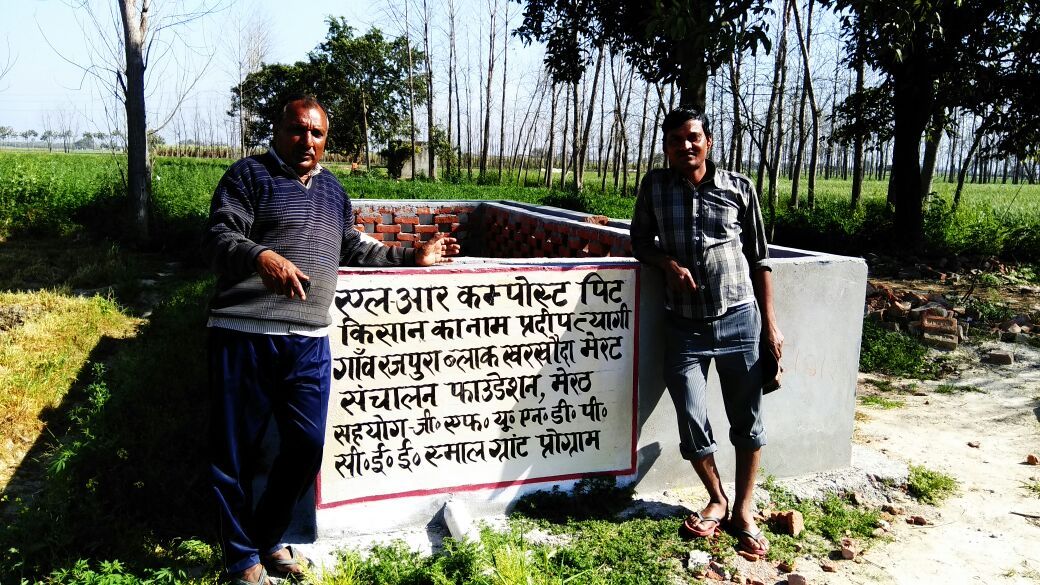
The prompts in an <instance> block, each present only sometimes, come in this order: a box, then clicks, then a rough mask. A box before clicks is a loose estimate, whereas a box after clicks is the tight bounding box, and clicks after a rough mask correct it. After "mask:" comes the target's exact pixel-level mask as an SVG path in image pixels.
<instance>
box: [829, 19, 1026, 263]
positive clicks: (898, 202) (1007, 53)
mask: <svg viewBox="0 0 1040 585" xmlns="http://www.w3.org/2000/svg"><path fill="white" fill-rule="evenodd" d="M827 3H828V4H833V5H834V6H836V7H837V8H838V9H839V10H843V11H847V16H846V17H845V22H846V25H847V26H846V27H845V30H846V31H856V30H857V29H856V28H854V27H852V26H848V25H849V24H851V21H852V20H853V19H855V20H857V21H858V24H859V25H860V28H859V29H858V30H859V31H860V32H861V34H862V35H863V37H864V39H865V40H866V43H865V48H866V50H865V54H864V57H865V60H866V62H867V63H868V64H869V65H871V66H873V67H874V68H876V69H878V70H880V71H882V72H884V73H885V74H887V75H888V76H889V78H890V79H891V84H892V85H891V87H892V116H893V150H892V177H891V179H890V180H891V192H892V196H893V201H894V203H895V228H896V232H897V234H898V235H899V236H900V237H901V238H902V240H903V243H904V244H905V245H907V246H909V247H912V248H916V247H918V246H920V245H921V243H922V238H923V233H924V209H923V193H922V180H921V177H922V171H921V158H920V157H921V140H922V136H923V134H924V131H925V128H926V127H927V126H928V124H929V121H930V120H931V119H932V118H933V116H934V115H935V112H937V111H939V110H940V109H942V108H950V107H955V106H959V105H964V104H969V105H970V104H973V103H976V104H977V103H980V101H981V102H989V101H992V100H993V99H994V97H995V96H996V97H999V95H1000V94H1001V92H1004V91H1006V90H1005V89H1004V88H1003V85H1004V84H1003V83H1002V81H1004V80H1006V79H1007V73H1008V72H1009V71H1015V70H1017V65H1016V62H1020V61H1021V60H1022V59H1026V60H1029V59H1030V58H1032V59H1034V60H1035V57H1030V56H1029V55H1028V54H1023V53H1020V52H1019V51H1018V47H1020V46H1021V45H1022V44H1023V43H1028V42H1029V41H1028V40H1027V37H1025V36H1024V35H1026V34H1027V33H1028V31H1029V28H1030V27H1033V29H1034V30H1035V26H1036V25H1035V24H1031V23H1032V22H1034V21H1035V20H1036V17H1037V13H1038V7H1037V3H1036V2H1035V0H1011V1H1008V2H989V1H988V0H918V1H915V2H912V3H893V2H887V1H885V0H827ZM846 40H847V42H849V43H850V44H851V43H855V42H857V37H856V35H855V32H852V34H850V33H849V32H847V33H846ZM1034 81H1035V78H1034ZM1031 101H1035V100H1031Z"/></svg>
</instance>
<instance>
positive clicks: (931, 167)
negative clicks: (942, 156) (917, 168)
mask: <svg viewBox="0 0 1040 585" xmlns="http://www.w3.org/2000/svg"><path fill="white" fill-rule="evenodd" d="M945 126H946V110H945V109H944V108H939V110H937V111H936V112H935V113H933V114H932V120H931V123H930V124H929V127H928V132H927V133H926V134H925V143H924V160H922V161H921V197H922V198H924V199H925V200H927V199H928V196H929V195H930V194H931V192H932V177H933V176H934V174H935V161H936V159H938V158H939V143H940V142H941V141H942V135H943V128H944V127H945Z"/></svg>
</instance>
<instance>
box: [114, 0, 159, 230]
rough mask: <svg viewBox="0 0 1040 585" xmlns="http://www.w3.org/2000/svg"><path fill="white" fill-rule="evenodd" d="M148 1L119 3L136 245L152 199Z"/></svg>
mask: <svg viewBox="0 0 1040 585" xmlns="http://www.w3.org/2000/svg"><path fill="white" fill-rule="evenodd" d="M149 4H150V2H149V0H141V6H140V9H138V5H137V2H136V1H135V0H119V8H120V17H121V18H122V21H123V41H124V42H123V44H124V49H125V52H126V83H125V85H124V87H123V90H124V92H125V96H126V100H125V102H124V105H125V107H126V143H127V148H126V152H127V199H128V202H129V211H130V230H129V231H130V235H131V238H132V239H133V240H134V241H135V242H137V243H144V242H146V241H147V240H148V231H149V230H148V227H149V226H148V221H149V207H150V204H151V196H152V161H151V156H150V155H149V153H148V120H147V110H146V109H145V100H144V70H145V62H144V41H145V35H146V34H147V33H148V16H149V15H148V9H149Z"/></svg>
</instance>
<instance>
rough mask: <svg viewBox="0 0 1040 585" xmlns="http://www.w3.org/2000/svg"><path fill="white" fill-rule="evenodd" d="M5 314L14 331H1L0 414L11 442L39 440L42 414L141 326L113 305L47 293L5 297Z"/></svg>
mask: <svg viewBox="0 0 1040 585" xmlns="http://www.w3.org/2000/svg"><path fill="white" fill-rule="evenodd" d="M0 312H3V313H4V314H5V315H7V316H8V319H9V324H10V325H11V328H10V329H8V330H6V331H0V388H4V391H3V392H0V411H2V412H3V413H4V415H3V417H4V418H3V420H4V427H5V428H4V434H5V436H8V437H17V436H19V435H23V434H24V435H28V436H35V435H36V433H37V432H38V431H39V427H40V415H41V412H42V411H43V410H45V409H52V408H57V407H58V406H59V404H60V403H61V402H62V400H63V399H64V398H65V396H66V394H67V393H68V392H69V390H70V389H71V388H72V386H73V383H74V382H75V381H76V380H77V379H78V378H79V377H80V375H81V372H82V371H83V370H84V369H85V367H86V365H87V361H88V358H89V357H90V355H91V352H93V351H95V349H96V348H97V347H98V345H99V343H101V341H102V340H103V339H126V338H129V337H132V336H133V335H134V333H135V331H136V328H137V326H138V325H139V323H140V321H138V320H137V319H134V318H131V317H129V316H127V315H125V314H124V313H122V312H121V311H120V309H119V307H118V306H117V305H116V304H115V303H114V302H112V301H110V300H108V299H104V298H101V297H92V298H81V297H68V296H64V295H60V294H57V293H54V292H47V291H41V292H39V293H35V294H28V293H0ZM19 322H21V323H20V324H19Z"/></svg>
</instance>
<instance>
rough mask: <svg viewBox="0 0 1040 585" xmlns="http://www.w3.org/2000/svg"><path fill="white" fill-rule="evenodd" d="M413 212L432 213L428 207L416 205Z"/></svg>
mask: <svg viewBox="0 0 1040 585" xmlns="http://www.w3.org/2000/svg"><path fill="white" fill-rule="evenodd" d="M415 212H416V213H424V214H429V213H433V210H432V209H430V208H429V207H416V208H415Z"/></svg>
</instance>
